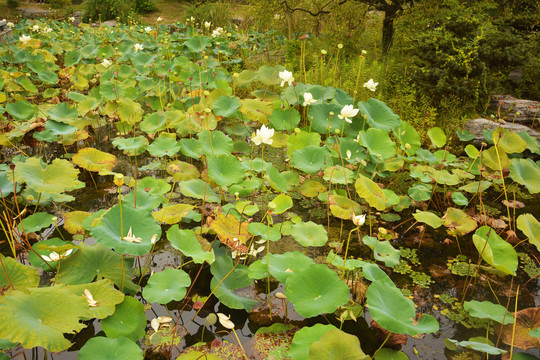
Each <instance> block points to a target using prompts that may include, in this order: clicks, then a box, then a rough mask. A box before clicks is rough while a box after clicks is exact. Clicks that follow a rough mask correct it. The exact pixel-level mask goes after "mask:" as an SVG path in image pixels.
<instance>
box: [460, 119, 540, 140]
mask: <svg viewBox="0 0 540 360" xmlns="http://www.w3.org/2000/svg"><path fill="white" fill-rule="evenodd" d="M498 127H502V128H504V129H507V130H510V131H513V132H516V133H519V132H522V131H526V132H527V133H528V134H529V135H531V136H532V137H533V138H535V139H536V140H540V132H538V131H535V130H532V129H531V128H530V127H528V126H525V125H520V124H512V123H509V122H507V123H499V122H497V121H491V120H487V119H474V120H469V121H468V122H467V123H466V124H465V126H464V128H465V129H466V130H469V131H470V132H471V133H472V134H474V139H473V144H474V145H477V146H478V145H480V144H481V143H483V142H486V139H485V138H484V130H494V129H496V128H498Z"/></svg>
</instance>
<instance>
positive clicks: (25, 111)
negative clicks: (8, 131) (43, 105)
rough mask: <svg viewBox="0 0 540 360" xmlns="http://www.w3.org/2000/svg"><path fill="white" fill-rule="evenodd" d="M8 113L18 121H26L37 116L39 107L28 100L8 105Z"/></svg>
mask: <svg viewBox="0 0 540 360" xmlns="http://www.w3.org/2000/svg"><path fill="white" fill-rule="evenodd" d="M6 111H7V112H8V114H10V115H11V116H13V118H14V119H15V120H17V121H26V120H30V119H31V118H33V117H34V116H35V115H37V106H35V105H32V104H30V103H29V102H28V101H26V100H19V101H16V102H14V103H8V104H6Z"/></svg>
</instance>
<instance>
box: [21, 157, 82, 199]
mask: <svg viewBox="0 0 540 360" xmlns="http://www.w3.org/2000/svg"><path fill="white" fill-rule="evenodd" d="M14 172H15V181H17V182H20V183H26V185H27V186H28V187H29V188H31V189H32V190H34V191H35V192H37V193H41V192H43V193H48V194H52V193H62V192H64V191H69V190H73V189H75V188H77V187H79V186H80V185H81V184H82V183H81V182H80V181H79V180H78V179H77V175H78V174H79V170H77V169H75V167H74V166H73V164H72V163H71V162H69V161H67V160H64V159H54V160H53V162H52V163H51V164H49V165H47V164H45V163H44V162H42V161H41V160H40V159H39V158H36V157H31V158H28V159H27V160H26V161H25V162H19V163H16V164H15V170H14Z"/></svg>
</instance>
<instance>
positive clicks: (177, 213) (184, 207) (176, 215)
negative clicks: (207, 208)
mask: <svg viewBox="0 0 540 360" xmlns="http://www.w3.org/2000/svg"><path fill="white" fill-rule="evenodd" d="M194 207H195V206H193V205H188V204H174V205H168V206H165V207H164V208H163V209H161V210H159V211H155V212H153V213H152V217H153V218H154V219H156V221H158V222H160V223H165V224H169V225H172V224H176V223H178V222H179V221H180V220H182V218H183V217H184V216H186V215H187V214H188V213H189V211H190V210H191V209H193V208H194Z"/></svg>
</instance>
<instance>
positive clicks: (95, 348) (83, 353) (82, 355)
mask: <svg viewBox="0 0 540 360" xmlns="http://www.w3.org/2000/svg"><path fill="white" fill-rule="evenodd" d="M98 354H99V356H100V357H102V358H103V359H115V360H142V359H143V351H142V349H141V348H140V347H139V345H137V344H136V343H134V342H133V341H131V340H130V339H128V338H126V337H123V336H121V337H119V338H116V339H109V338H108V337H103V336H97V337H93V338H91V339H90V340H88V341H87V342H86V344H84V346H83V347H82V348H81V350H80V351H79V355H78V359H79V360H95V359H96V356H98Z"/></svg>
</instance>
